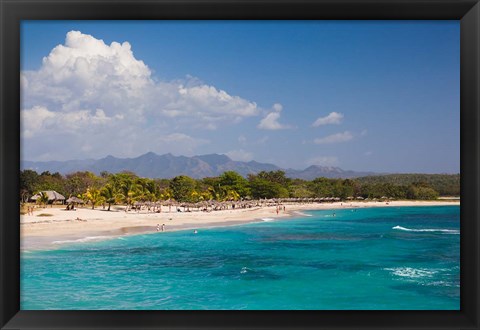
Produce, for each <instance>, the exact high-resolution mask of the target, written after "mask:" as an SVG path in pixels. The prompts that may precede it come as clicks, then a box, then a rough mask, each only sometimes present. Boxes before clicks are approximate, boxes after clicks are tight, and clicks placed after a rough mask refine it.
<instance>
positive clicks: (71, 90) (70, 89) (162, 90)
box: [20, 31, 281, 160]
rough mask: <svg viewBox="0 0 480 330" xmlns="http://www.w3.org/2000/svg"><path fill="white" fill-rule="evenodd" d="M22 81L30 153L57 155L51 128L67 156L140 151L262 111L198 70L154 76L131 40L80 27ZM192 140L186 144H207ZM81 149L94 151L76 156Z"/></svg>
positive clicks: (24, 128) (26, 147) (34, 156)
mask: <svg viewBox="0 0 480 330" xmlns="http://www.w3.org/2000/svg"><path fill="white" fill-rule="evenodd" d="M158 56H161V53H160V54H158ZM20 86H21V95H22V100H21V118H22V123H21V124H22V149H23V150H24V151H25V152H24V155H25V157H27V158H28V159H32V160H35V159H38V158H40V157H41V155H52V157H53V156H54V155H55V154H57V153H55V152H51V151H50V150H47V149H48V148H53V147H52V145H51V144H47V142H46V141H49V139H51V137H52V136H53V135H56V136H57V137H58V136H60V135H61V138H62V146H65V145H68V146H69V147H68V148H63V147H59V146H55V148H59V151H58V153H61V155H62V156H63V157H61V158H62V159H64V158H87V157H93V156H104V155H106V154H110V153H111V152H109V151H110V150H113V151H112V153H115V154H116V155H118V156H135V155H138V154H139V152H140V151H141V150H140V149H143V148H150V149H154V146H152V145H149V144H152V143H153V142H155V141H157V142H158V143H163V144H169V143H173V140H174V139H175V138H176V139H177V140H178V139H180V140H181V141H182V142H185V143H184V144H179V145H178V148H180V147H182V146H183V145H186V144H187V143H186V141H187V140H188V139H187V138H186V137H185V136H182V135H181V134H183V133H180V132H186V131H189V130H190V129H191V128H195V129H200V130H215V129H218V128H219V127H224V126H226V125H235V124H236V123H239V122H241V121H242V120H243V119H244V118H247V117H252V116H258V115H259V114H260V112H261V109H260V108H259V107H258V106H257V104H256V103H255V102H252V101H249V100H246V99H244V98H242V97H240V96H235V95H231V94H229V93H228V92H227V91H224V90H222V89H220V88H218V87H216V86H212V85H209V84H205V83H203V82H201V81H200V80H198V79H196V78H194V77H189V76H188V77H186V78H184V79H179V80H174V81H162V80H160V79H157V78H154V77H153V76H152V70H151V69H150V68H149V67H148V65H147V64H145V63H144V62H143V61H142V60H139V59H137V58H136V57H135V55H134V52H133V47H132V45H131V44H130V43H129V42H123V43H119V42H112V43H110V44H107V43H105V42H104V41H103V40H100V39H97V38H95V37H94V36H91V35H88V34H84V33H82V32H79V31H70V32H68V33H67V35H66V38H65V42H64V44H60V45H57V46H56V47H54V48H53V49H52V50H51V51H50V53H49V54H48V55H47V56H45V57H44V58H43V61H42V64H41V66H40V67H39V68H38V69H37V70H30V71H22V72H21V79H20ZM280 110H281V109H280ZM126 134H129V135H128V136H126ZM175 134H176V135H175ZM191 139H192V140H191V141H190V142H191V145H190V146H189V147H188V148H187V149H188V150H192V149H194V148H195V146H198V145H201V144H202V143H203V144H205V140H202V139H198V138H195V137H191ZM120 141H121V142H120ZM199 142H200V143H199ZM140 144H142V146H141V147H139V145H140ZM62 148H63V149H62ZM158 148H160V147H158ZM158 148H157V150H158ZM187 149H186V150H187ZM82 150H83V151H85V152H86V151H88V152H89V153H88V154H87V153H85V154H83V155H79V154H78V153H79V152H81V151H82ZM147 151H150V150H147ZM178 152H179V153H180V154H182V153H183V150H178Z"/></svg>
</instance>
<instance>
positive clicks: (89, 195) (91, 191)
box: [85, 188, 103, 210]
mask: <svg viewBox="0 0 480 330" xmlns="http://www.w3.org/2000/svg"><path fill="white" fill-rule="evenodd" d="M85 198H86V199H87V200H88V201H90V203H92V210H94V209H95V205H97V204H99V203H100V201H101V200H102V199H103V197H102V195H101V194H100V190H99V189H96V188H88V189H87V192H86V193H85Z"/></svg>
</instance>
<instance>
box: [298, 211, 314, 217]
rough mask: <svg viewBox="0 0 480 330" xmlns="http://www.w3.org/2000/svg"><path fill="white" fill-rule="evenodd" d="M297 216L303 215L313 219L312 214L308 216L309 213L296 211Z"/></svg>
mask: <svg viewBox="0 0 480 330" xmlns="http://www.w3.org/2000/svg"><path fill="white" fill-rule="evenodd" d="M295 214H298V215H302V216H304V217H312V216H313V215H311V214H307V213H303V212H299V211H295Z"/></svg>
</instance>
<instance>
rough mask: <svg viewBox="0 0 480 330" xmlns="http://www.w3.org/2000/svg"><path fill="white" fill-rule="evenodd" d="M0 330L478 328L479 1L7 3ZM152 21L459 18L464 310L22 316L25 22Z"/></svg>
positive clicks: (0, 115)
mask: <svg viewBox="0 0 480 330" xmlns="http://www.w3.org/2000/svg"><path fill="white" fill-rule="evenodd" d="M0 11H1V19H0V21H1V63H0V65H1V72H2V73H1V82H0V84H1V85H0V88H1V94H0V95H1V112H0V125H1V131H0V133H1V138H0V191H1V192H0V212H1V216H0V235H1V238H0V239H1V241H0V243H1V244H0V274H1V275H0V276H1V279H0V285H1V287H0V292H1V293H0V305H1V307H0V326H1V329H93V328H95V329H107V328H108V329H187V328H188V329H197V328H203V329H213V328H216V329H267V328H277V329H302V328H315V329H330V328H332V329H334V328H352V329H361V328H364V329H393V328H395V329H479V328H480V322H479V317H480V308H479V306H480V305H479V297H480V296H479V293H480V290H479V287H480V285H479V277H480V274H479V256H480V253H479V246H480V245H479V238H480V231H479V220H480V219H479V212H478V211H479V202H480V198H479V187H480V176H479V166H480V159H479V156H480V153H479V133H480V116H479V109H480V93H479V87H480V86H479V83H480V66H479V65H480V4H479V3H478V0H325V1H323V0H310V1H308V0H301V1H294V0H274V1H273V0H272V1H269V0H258V1H255V0H222V1H220V0H197V1H193V0H177V1H173V0H139V1H134V0H125V1H122V0H120V1H106V0H100V1H90V0H83V1H82V0H63V1H59V0H0ZM43 19H45V20H57V19H62V20H63V19H65V20H86V19H94V20H104V19H108V20H112V19H114V20H124V19H127V20H131V19H138V20H151V19H229V20H230V19H233V20H236V19H307V20H310V19H342V20H344V19H345V20H364V19H389V20H405V19H409V20H410V19H414V20H417V19H440V20H445V19H450V20H451V19H454V20H460V26H461V45H460V49H461V66H460V70H461V92H460V99H461V104H460V106H461V137H460V138H461V227H460V228H461V243H460V245H461V246H460V253H461V288H460V293H461V307H460V310H459V311H281V312H277V311H195V312H194V311H21V310H20V274H19V273H20V244H19V243H20V223H19V212H18V197H17V196H19V194H18V192H19V180H18V175H19V169H20V113H19V109H20V22H21V20H43Z"/></svg>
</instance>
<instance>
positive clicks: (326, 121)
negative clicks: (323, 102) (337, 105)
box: [312, 112, 344, 127]
mask: <svg viewBox="0 0 480 330" xmlns="http://www.w3.org/2000/svg"><path fill="white" fill-rule="evenodd" d="M343 117H344V116H343V114H342V113H338V112H330V113H329V114H328V115H327V116H325V117H320V118H318V119H317V120H315V122H314V123H313V124H312V126H313V127H319V126H323V125H331V124H340V123H341V122H342V119H343Z"/></svg>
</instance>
